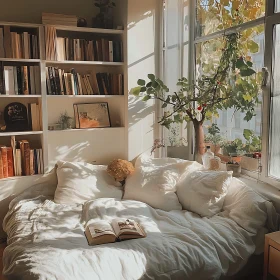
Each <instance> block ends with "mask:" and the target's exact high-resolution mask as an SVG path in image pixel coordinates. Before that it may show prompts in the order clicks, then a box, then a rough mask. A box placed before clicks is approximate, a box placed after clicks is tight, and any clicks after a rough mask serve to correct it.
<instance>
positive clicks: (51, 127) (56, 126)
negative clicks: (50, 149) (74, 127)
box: [48, 123, 62, 130]
mask: <svg viewBox="0 0 280 280" xmlns="http://www.w3.org/2000/svg"><path fill="white" fill-rule="evenodd" d="M48 130H62V125H61V124H60V123H54V124H49V125H48Z"/></svg>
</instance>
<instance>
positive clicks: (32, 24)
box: [0, 21, 42, 28]
mask: <svg viewBox="0 0 280 280" xmlns="http://www.w3.org/2000/svg"><path fill="white" fill-rule="evenodd" d="M1 25H2V26H3V25H9V26H13V27H28V28H39V27H40V26H42V24H36V23H24V22H7V21H4V22H3V21H0V26H1Z"/></svg>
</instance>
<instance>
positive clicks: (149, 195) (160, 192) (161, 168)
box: [123, 156, 202, 211]
mask: <svg viewBox="0 0 280 280" xmlns="http://www.w3.org/2000/svg"><path fill="white" fill-rule="evenodd" d="M201 168H202V165H201V164H199V163H197V162H192V161H186V160H181V159H173V158H172V159H171V158H161V159H152V158H149V157H147V156H141V157H139V158H138V159H137V161H136V164H135V172H134V173H133V174H132V175H130V176H128V178H127V179H126V183H125V193H124V197H123V198H124V199H131V200H138V201H142V202H144V203H147V204H149V205H150V206H152V207H154V208H157V209H162V210H165V211H171V210H181V209H182V206H181V204H180V203H179V201H178V198H177V195H176V193H175V192H176V184H177V182H178V180H179V179H180V177H181V175H182V174H183V173H184V172H188V170H189V171H190V170H198V169H201Z"/></svg>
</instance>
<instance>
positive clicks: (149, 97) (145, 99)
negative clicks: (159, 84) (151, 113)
mask: <svg viewBox="0 0 280 280" xmlns="http://www.w3.org/2000/svg"><path fill="white" fill-rule="evenodd" d="M150 99H151V96H150V95H146V96H144V98H143V99H142V100H143V101H148V100H150Z"/></svg>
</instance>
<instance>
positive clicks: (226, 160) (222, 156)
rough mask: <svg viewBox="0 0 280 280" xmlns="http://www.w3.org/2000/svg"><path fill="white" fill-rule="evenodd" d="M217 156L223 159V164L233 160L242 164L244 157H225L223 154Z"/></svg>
mask: <svg viewBox="0 0 280 280" xmlns="http://www.w3.org/2000/svg"><path fill="white" fill-rule="evenodd" d="M216 156H218V157H219V158H220V159H221V161H223V162H229V161H231V160H233V161H234V162H238V163H240V162H241V160H242V157H243V156H237V157H231V156H225V155H222V154H217V155H216Z"/></svg>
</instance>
